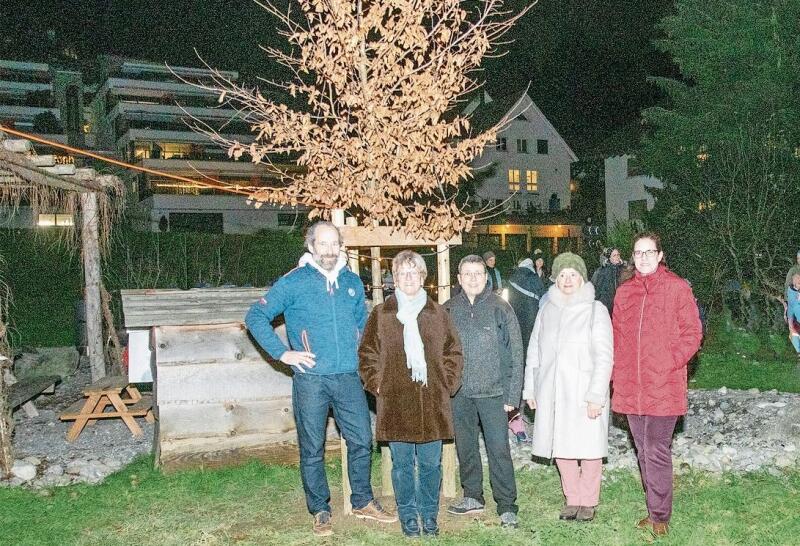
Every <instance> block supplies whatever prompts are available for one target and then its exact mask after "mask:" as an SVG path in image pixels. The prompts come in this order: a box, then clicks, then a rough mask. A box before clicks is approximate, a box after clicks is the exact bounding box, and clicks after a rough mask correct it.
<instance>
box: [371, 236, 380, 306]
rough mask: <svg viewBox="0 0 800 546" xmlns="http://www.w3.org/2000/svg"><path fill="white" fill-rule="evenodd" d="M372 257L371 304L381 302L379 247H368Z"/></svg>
mask: <svg viewBox="0 0 800 546" xmlns="http://www.w3.org/2000/svg"><path fill="white" fill-rule="evenodd" d="M369 253H370V257H371V258H372V305H378V304H379V303H383V279H382V278H381V247H379V246H373V247H370V249H369Z"/></svg>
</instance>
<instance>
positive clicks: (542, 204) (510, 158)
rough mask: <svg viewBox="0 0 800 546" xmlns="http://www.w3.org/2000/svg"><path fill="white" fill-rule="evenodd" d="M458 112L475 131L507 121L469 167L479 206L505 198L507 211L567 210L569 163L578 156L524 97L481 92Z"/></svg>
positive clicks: (523, 95)
mask: <svg viewBox="0 0 800 546" xmlns="http://www.w3.org/2000/svg"><path fill="white" fill-rule="evenodd" d="M463 113H464V114H465V115H468V116H470V120H471V125H472V130H473V131H474V132H481V131H483V130H484V129H486V128H488V127H491V126H492V125H494V124H495V123H497V122H498V121H500V120H501V119H503V117H504V116H505V117H506V118H507V119H509V120H511V121H510V122H509V123H508V125H507V127H506V128H505V129H504V130H503V131H502V132H501V133H499V134H498V138H497V142H496V143H495V144H493V145H491V146H487V147H486V148H484V150H483V153H482V154H481V156H480V157H478V158H476V159H475V160H474V161H473V163H472V166H473V167H474V168H475V173H474V174H475V176H476V179H477V180H478V186H477V190H476V193H477V197H478V198H479V199H480V200H481V202H480V204H481V205H485V204H490V203H493V204H496V203H500V202H503V201H505V200H506V199H509V202H508V206H509V208H510V209H511V210H520V211H524V210H539V211H549V210H561V209H565V208H567V207H569V205H570V165H571V164H572V163H574V162H576V161H577V160H578V158H577V157H576V156H575V153H574V152H573V151H572V150H571V149H570V147H569V145H568V144H567V143H566V142H565V141H564V139H563V138H561V135H559V134H558V131H556V129H555V128H554V127H553V125H552V124H551V123H550V122H549V121H548V120H547V118H546V117H545V115H544V114H543V113H542V111H541V110H539V108H538V107H537V106H536V104H535V103H534V102H533V100H531V98H530V97H529V96H528V94H527V93H525V92H523V93H517V94H513V95H508V96H506V97H498V98H492V97H491V96H489V94H488V93H487V92H486V91H482V92H481V93H480V95H479V96H478V97H475V98H474V99H473V100H472V101H471V102H470V103H469V104H468V105H467V107H466V108H465V109H464V112H463ZM554 194H555V199H553V197H552V196H553V195H554Z"/></svg>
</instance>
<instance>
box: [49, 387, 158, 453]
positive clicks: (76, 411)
mask: <svg viewBox="0 0 800 546" xmlns="http://www.w3.org/2000/svg"><path fill="white" fill-rule="evenodd" d="M123 391H124V394H125V397H124V398H123ZM83 395H84V396H85V397H86V399H85V400H78V401H77V402H75V403H74V404H73V405H72V406H70V407H69V408H67V409H66V410H65V411H64V412H63V413H62V414H61V415H60V417H59V418H60V419H61V420H62V421H75V423H74V424H73V425H72V426H71V427H70V429H69V431H68V432H67V441H69V442H73V441H75V440H76V439H77V438H78V436H80V434H81V431H83V429H84V427H85V426H86V425H91V424H93V423H94V422H95V421H97V420H98V419H113V418H120V419H122V421H123V422H124V423H125V425H127V427H128V428H129V429H130V431H131V433H132V434H133V435H134V436H141V435H142V434H143V432H142V428H141V427H140V426H139V424H138V423H137V422H136V419H134V418H135V417H144V418H145V420H146V421H147V422H148V423H152V422H154V421H155V417H154V416H153V396H152V395H150V394H145V395H142V394H141V393H139V390H138V389H137V388H136V387H135V386H134V385H130V384H128V379H127V378H126V377H124V376H108V377H104V378H102V379H100V380H99V381H95V382H94V383H92V384H91V385H89V386H88V387H86V388H85V389H84V390H83ZM108 406H111V408H109V409H110V411H106V409H107V408H108Z"/></svg>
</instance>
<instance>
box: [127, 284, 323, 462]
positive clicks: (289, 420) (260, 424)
mask: <svg viewBox="0 0 800 546" xmlns="http://www.w3.org/2000/svg"><path fill="white" fill-rule="evenodd" d="M264 292H265V289H264V288H199V289H193V290H122V305H123V312H124V315H125V327H126V328H127V329H128V331H129V333H133V334H134V335H136V334H137V333H138V332H142V331H146V332H147V333H148V337H149V339H150V343H149V345H150V348H151V349H152V351H151V352H149V353H148V357H149V359H150V366H151V369H152V377H153V385H154V387H153V390H154V392H155V404H156V408H157V415H158V421H157V424H156V464H158V465H160V466H162V467H163V468H164V469H166V470H173V469H176V468H182V467H198V466H200V467H203V466H219V465H223V464H233V463H236V462H240V461H244V460H247V459H250V458H258V459H261V460H264V461H266V462H293V461H297V458H298V451H297V448H296V447H294V444H296V441H297V437H296V432H295V422H294V413H293V411H292V380H291V371H290V370H289V369H288V367H287V366H285V365H284V364H282V363H280V362H277V361H275V360H273V359H271V358H270V357H269V356H268V355H267V354H266V353H264V352H263V351H262V350H261V349H260V348H259V347H258V346H257V344H256V343H255V342H254V341H253V340H252V339H251V337H250V336H249V335H248V333H247V330H246V329H245V327H244V325H243V324H242V321H243V319H244V316H245V314H246V313H247V310H248V309H249V308H250V306H251V305H252V304H253V302H255V301H257V300H258V299H259V298H260V297H262V296H263V295H264ZM284 330H285V329H284V328H283V327H280V328H278V329H277V331H278V334H279V335H281V337H282V338H283V339H284V342H285V343H287V345H288V342H287V341H286V340H285V333H284ZM131 356H132V358H138V355H131ZM330 423H331V426H330V427H329V429H328V434H329V437H330V438H331V439H332V440H336V439H338V434H337V433H336V430H335V428H334V427H333V422H332V421H330ZM337 445H338V442H336V441H332V442H331V447H333V448H335V447H336V446H337Z"/></svg>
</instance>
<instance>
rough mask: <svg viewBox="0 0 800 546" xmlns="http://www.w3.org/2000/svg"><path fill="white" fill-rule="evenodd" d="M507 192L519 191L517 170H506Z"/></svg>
mask: <svg viewBox="0 0 800 546" xmlns="http://www.w3.org/2000/svg"><path fill="white" fill-rule="evenodd" d="M508 191H519V169H508Z"/></svg>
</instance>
